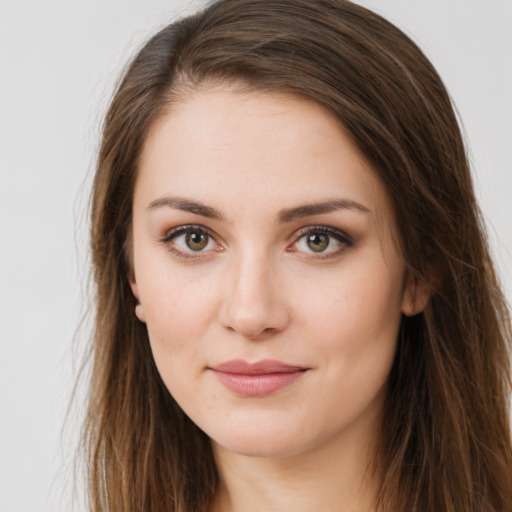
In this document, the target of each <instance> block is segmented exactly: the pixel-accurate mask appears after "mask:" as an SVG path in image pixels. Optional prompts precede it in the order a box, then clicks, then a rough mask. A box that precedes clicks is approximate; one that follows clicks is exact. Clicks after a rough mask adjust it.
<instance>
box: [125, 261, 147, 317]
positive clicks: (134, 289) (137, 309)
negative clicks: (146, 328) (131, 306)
mask: <svg viewBox="0 0 512 512" xmlns="http://www.w3.org/2000/svg"><path fill="white" fill-rule="evenodd" d="M128 280H129V282H130V288H131V289H132V293H133V296H134V297H135V299H136V300H137V304H136V306H135V316H136V317H137V318H138V319H139V320H140V321H141V322H144V323H145V322H146V315H145V313H144V307H143V306H142V304H141V303H140V296H139V288H138V286H137V281H136V280H135V274H134V272H133V270H131V271H130V273H129V276H128Z"/></svg>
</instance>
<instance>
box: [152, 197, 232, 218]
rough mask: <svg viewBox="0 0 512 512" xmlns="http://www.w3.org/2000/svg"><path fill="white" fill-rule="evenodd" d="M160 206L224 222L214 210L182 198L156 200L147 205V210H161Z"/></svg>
mask: <svg viewBox="0 0 512 512" xmlns="http://www.w3.org/2000/svg"><path fill="white" fill-rule="evenodd" d="M162 206H167V207H169V208H175V209H177V210H183V211H184V212H190V213H195V214H196V215H201V216H202V217H207V218H209V219H215V220H224V216H223V215H222V214H221V213H220V212H218V211H217V210H216V209H215V208H212V207H211V206H207V205H205V204H202V203H199V202H198V201H192V200H190V199H185V198H183V197H162V198H160V199H156V200H155V201H153V202H151V203H150V204H149V206H148V207H147V210H148V211H150V210H154V209H156V208H161V207H162Z"/></svg>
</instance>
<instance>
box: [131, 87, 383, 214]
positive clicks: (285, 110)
mask: <svg viewBox="0 0 512 512" xmlns="http://www.w3.org/2000/svg"><path fill="white" fill-rule="evenodd" d="M166 194H168V195H177V194H179V195H181V196H186V197H193V198H195V199H198V200H204V201H206V202H209V203H211V202H212V201H213V202H214V203H215V202H216V201H218V202H220V203H224V204H221V205H217V206H221V207H222V206H225V207H226V208H229V207H232V209H233V210H234V211H233V213H234V214H236V211H235V210H240V209H247V208H249V207H250V206H251V205H255V204H257V205H259V206H260V210H262V209H264V207H266V206H267V205H276V206H279V207H280V208H281V207H287V206H290V207H292V206H293V205H294V204H295V203H298V202H305V201H309V202H311V201H315V200H325V199H326V198H328V197H332V196H339V195H342V196H349V198H350V199H351V200H354V201H358V202H361V203H363V204H365V203H366V204H367V205H368V208H369V209H371V210H380V211H381V213H382V211H383V210H386V209H388V207H389V205H388V204H387V203H388V199H387V197H386V192H385V189H384V187H383V185H382V184H381V183H380V180H379V178H378V177H377V175H376V174H375V172H374V170H373V169H372V168H371V166H370V165H369V163H368V162H367V161H366V159H365V158H364V157H363V155H362V154H361V153H360V151H359V150H358V148H357V147H356V146H355V145H354V144H353V142H352V141H351V139H350V137H349V136H348V135H347V133H346V132H345V130H344V128H343V127H342V126H341V124H340V123H339V122H338V120H337V119H336V118H335V117H334V116H332V115H331V114H329V113H328V112H327V111H326V110H325V109H324V108H322V107H321V106H319V105H317V104H316V103H314V102H312V101H307V100H304V99H301V98H297V97H295V96H291V95H286V94H278V93H268V92H250V93H249V92H240V91H236V90H235V89H230V88H226V87H212V88H209V89H206V90H201V91H199V92H197V93H194V94H191V95H189V96H187V97H185V98H184V99H183V100H182V101H179V102H177V103H175V104H173V105H172V108H171V109H170V110H169V113H168V114H167V115H166V116H165V117H163V118H162V119H160V120H159V121H158V122H157V123H156V124H155V125H154V126H153V127H152V130H151V131H150V133H149V135H148V137H147V140H146V143H145V146H144V150H143V153H142V158H141V162H140V167H139V176H138V179H137V184H136V189H135V195H136V198H135V199H136V201H137V200H143V201H145V202H146V203H149V202H151V201H154V200H155V199H157V198H158V197H159V196H163V195H166ZM227 198H231V199H230V200H229V201H227Z"/></svg>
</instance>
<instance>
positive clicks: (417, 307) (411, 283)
mask: <svg viewBox="0 0 512 512" xmlns="http://www.w3.org/2000/svg"><path fill="white" fill-rule="evenodd" d="M429 298H430V288H429V286H428V284H427V283H425V282H418V280H417V279H416V278H415V277H414V276H413V275H412V273H411V272H407V274H406V278H405V286H404V293H403V296H402V313H403V314H404V315H405V316H414V315H417V314H418V313H421V312H422V311H423V310H424V309H425V308H426V307H427V304H428V300H429Z"/></svg>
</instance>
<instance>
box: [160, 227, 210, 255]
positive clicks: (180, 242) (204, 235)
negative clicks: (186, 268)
mask: <svg viewBox="0 0 512 512" xmlns="http://www.w3.org/2000/svg"><path fill="white" fill-rule="evenodd" d="M162 242H163V243H164V244H165V245H166V246H167V247H168V248H169V250H170V251H171V252H173V253H174V254H176V255H177V256H180V257H184V258H187V257H190V258H192V257H199V256H202V255H203V254H204V253H209V252H210V251H212V250H213V249H215V247H216V243H215V239H214V238H213V235H210V233H209V232H208V231H207V230H206V229H204V228H202V227H201V226H193V225H192V226H191V225H188V226H178V227H177V228H174V229H172V230H171V231H170V232H169V233H167V235H165V237H163V238H162ZM193 253H196V255H193Z"/></svg>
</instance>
